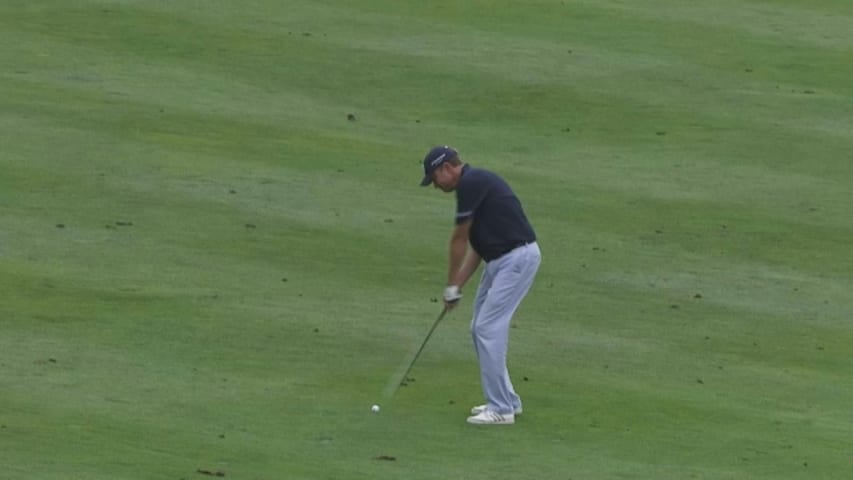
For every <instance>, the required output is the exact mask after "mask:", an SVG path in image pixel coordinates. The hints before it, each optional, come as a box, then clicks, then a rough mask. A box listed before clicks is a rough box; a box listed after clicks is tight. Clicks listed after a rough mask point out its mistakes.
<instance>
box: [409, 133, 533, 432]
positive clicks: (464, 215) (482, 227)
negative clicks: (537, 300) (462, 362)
mask: <svg viewBox="0 0 853 480" xmlns="http://www.w3.org/2000/svg"><path fill="white" fill-rule="evenodd" d="M430 183H432V184H433V185H435V187H436V188H440V189H441V190H442V191H444V192H456V226H455V228H454V229H453V233H452V235H451V237H450V262H449V269H448V273H447V287H446V288H445V289H444V303H445V305H446V307H447V308H448V309H450V308H453V307H455V306H456V305H457V303H458V302H459V299H460V298H462V292H461V290H462V287H463V286H464V285H465V283H466V282H467V281H468V279H470V278H471V276H472V275H473V274H474V272H475V271H476V270H477V268H478V267H479V265H480V262H481V260H484V261H485V262H486V267H485V271H484V272H483V274H482V277H481V278H480V285H479V287H478V288H477V296H476V297H475V298H474V317H473V320H472V321H471V336H472V337H473V340H474V349H475V350H476V352H477V358H478V360H479V362H480V381H481V383H482V385H483V394H484V396H485V398H486V403H485V404H484V405H478V406H475V407H474V408H472V409H471V415H472V416H470V417H468V423H474V424H480V425H506V424H512V423H515V416H516V415H520V414H521V411H522V409H521V398H520V397H519V396H518V394H517V393H516V392H515V389H514V388H513V386H512V382H511V381H510V379H509V371H508V370H507V366H506V355H507V348H508V345H509V329H510V323H511V322H512V315H513V313H515V310H516V309H517V308H518V305H519V304H520V303H521V300H522V299H523V298H524V296H525V295H527V291H528V290H529V289H530V286H531V285H532V284H533V278H534V277H535V276H536V271H537V270H538V269H539V262H540V261H541V256H540V252H539V246H538V245H537V244H536V234H535V233H534V231H533V227H531V226H530V222H528V221H527V217H526V216H525V214H524V210H522V208H521V202H519V200H518V197H516V196H515V193H513V191H512V189H511V188H510V187H509V185H507V183H506V182H505V181H504V180H503V179H502V178H501V177H499V176H498V175H496V174H494V173H492V172H490V171H488V170H484V169H481V168H475V167H472V166H470V165H467V164H464V163H462V161H461V159H460V158H459V154H458V153H457V152H456V150H454V149H453V148H451V147H449V146H446V145H444V146H438V147H435V148H433V149H431V150H430V151H429V152H428V153H427V155H426V157H425V158H424V178H423V180H422V181H421V186H427V185H429V184H430ZM469 244H470V246H471V248H470V249H469V248H468V246H469Z"/></svg>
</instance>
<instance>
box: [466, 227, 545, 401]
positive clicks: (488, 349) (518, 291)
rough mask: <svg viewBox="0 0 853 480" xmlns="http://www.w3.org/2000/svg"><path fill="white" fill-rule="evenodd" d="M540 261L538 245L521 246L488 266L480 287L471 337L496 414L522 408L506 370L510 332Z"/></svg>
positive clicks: (489, 398)
mask: <svg viewBox="0 0 853 480" xmlns="http://www.w3.org/2000/svg"><path fill="white" fill-rule="evenodd" d="M541 259H542V257H541V253H540V251H539V246H538V245H537V244H536V243H530V244H527V245H524V246H522V247H518V248H516V249H515V250H512V251H510V252H509V253H507V254H505V255H504V256H502V257H500V258H497V259H495V260H492V261H490V262H488V263H486V268H485V270H484V271H483V275H482V277H481V278H480V286H479V287H477V297H476V298H475V299H474V318H473V320H472V321H471V336H472V337H473V339H474V349H475V350H476V352H477V359H478V360H479V361H480V381H481V383H482V384H483V394H484V395H485V397H486V403H487V405H488V409H489V410H492V411H495V412H497V413H502V414H506V413H512V412H513V410H514V409H516V408H521V398H519V396H518V394H517V393H515V390H514V389H513V387H512V382H511V381H510V379H509V370H507V367H506V354H507V348H508V346H509V329H510V323H511V322H512V315H513V314H514V313H515V311H516V309H517V308H518V306H519V304H521V300H522V299H523V298H524V296H525V295H527V291H528V290H530V286H531V285H532V284H533V279H534V277H535V276H536V271H537V270H539V263H540V261H541Z"/></svg>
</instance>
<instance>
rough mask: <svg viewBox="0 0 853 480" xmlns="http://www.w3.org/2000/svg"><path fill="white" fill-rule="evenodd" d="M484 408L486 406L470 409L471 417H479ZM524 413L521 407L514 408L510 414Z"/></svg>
mask: <svg viewBox="0 0 853 480" xmlns="http://www.w3.org/2000/svg"><path fill="white" fill-rule="evenodd" d="M486 407H488V405H477V406H476V407H471V415H479V414H481V413H483V412H485V411H486ZM523 412H524V411H523V410H522V409H521V407H515V411H514V412H512V413H513V414H514V415H521V414H522V413H523Z"/></svg>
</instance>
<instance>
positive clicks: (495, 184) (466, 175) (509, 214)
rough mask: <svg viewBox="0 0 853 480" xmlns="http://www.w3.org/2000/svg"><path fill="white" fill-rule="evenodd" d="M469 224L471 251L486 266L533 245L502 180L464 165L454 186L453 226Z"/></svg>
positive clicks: (533, 235)
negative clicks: (478, 256)
mask: <svg viewBox="0 0 853 480" xmlns="http://www.w3.org/2000/svg"><path fill="white" fill-rule="evenodd" d="M468 221H471V222H472V223H471V230H470V235H469V241H470V242H471V247H472V248H473V249H474V251H475V252H477V254H478V255H480V257H482V258H483V260H485V261H487V262H489V261H492V260H494V259H496V258H498V257H501V256H502V255H504V254H505V253H507V252H509V251H510V250H512V249H514V248H516V247H520V246H522V245H524V244H527V243H531V242H535V241H536V233H534V231H533V227H532V226H531V225H530V222H529V221H527V216H525V215H524V210H523V209H522V208H521V202H520V201H519V200H518V197H516V196H515V193H513V191H512V189H511V188H510V187H509V185H508V184H507V183H506V182H505V181H504V179H502V178H501V177H499V176H498V175H496V174H494V173H492V172H490V171H488V170H483V169H482V168H474V167H471V166H469V165H464V166H463V167H462V176H461V177H460V179H459V183H458V184H457V185H456V224H457V225H459V224H462V223H465V222H468Z"/></svg>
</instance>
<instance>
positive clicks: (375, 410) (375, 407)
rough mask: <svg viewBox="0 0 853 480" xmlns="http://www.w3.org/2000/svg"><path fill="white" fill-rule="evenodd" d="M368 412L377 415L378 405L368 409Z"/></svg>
mask: <svg viewBox="0 0 853 480" xmlns="http://www.w3.org/2000/svg"><path fill="white" fill-rule="evenodd" d="M370 411H371V412H373V413H379V405H374V406H372V407H370Z"/></svg>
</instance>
